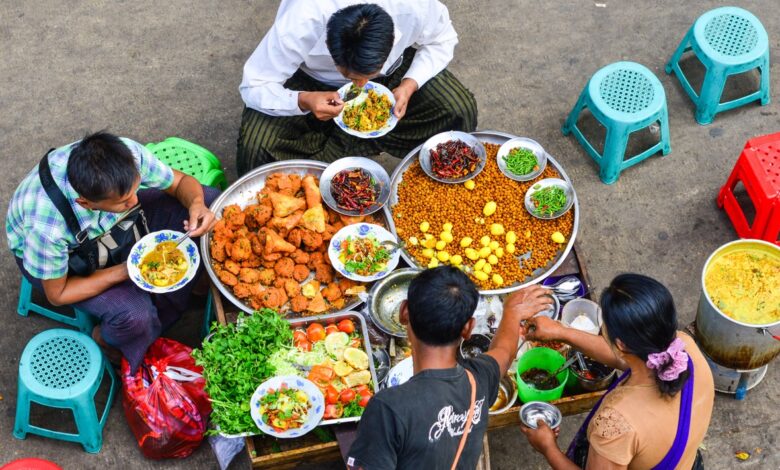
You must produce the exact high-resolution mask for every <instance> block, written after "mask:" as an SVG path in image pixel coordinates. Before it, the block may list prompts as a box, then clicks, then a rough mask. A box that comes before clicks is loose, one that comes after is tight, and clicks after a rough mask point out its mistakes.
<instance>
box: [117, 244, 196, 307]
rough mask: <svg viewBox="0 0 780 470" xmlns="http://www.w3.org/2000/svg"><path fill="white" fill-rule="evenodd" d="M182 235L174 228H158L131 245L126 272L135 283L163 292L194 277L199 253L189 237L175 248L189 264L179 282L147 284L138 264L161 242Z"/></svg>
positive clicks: (143, 287) (179, 285) (183, 284)
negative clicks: (159, 285) (168, 284)
mask: <svg viewBox="0 0 780 470" xmlns="http://www.w3.org/2000/svg"><path fill="white" fill-rule="evenodd" d="M182 236H184V234H183V233H181V232H177V231H175V230H160V231H158V232H152V233H150V234H148V235H146V236H145V237H143V238H142V239H140V240H138V241H137V242H136V244H135V245H133V248H132V250H130V256H128V257H127V273H128V275H129V276H130V279H132V280H133V282H134V283H135V285H137V286H138V287H140V288H141V289H143V290H145V291H147V292H153V293H155V294H165V293H167V292H173V291H175V290H179V289H181V288H182V287H184V286H185V285H186V284H187V283H188V282H190V281H191V280H192V279H193V278H194V277H195V274H196V273H197V272H198V266H199V265H200V254H198V247H197V246H195V242H193V241H192V239H191V238H188V239H187V240H185V241H183V242H182V244H181V245H179V246H178V247H177V249H178V250H179V251H181V252H182V253H184V255H185V256H186V257H187V264H188V265H189V267H188V268H187V272H186V273H185V274H184V277H183V278H181V280H180V281H179V282H177V283H176V284H173V285H170V286H167V287H158V286H153V285H152V284H149V283H148V282H147V281H146V279H144V277H143V276H142V275H141V268H140V265H141V261H143V259H144V256H146V255H147V254H149V253H150V252H151V251H152V250H154V248H155V247H156V246H157V245H158V244H160V243H161V242H164V241H169V240H177V239H178V238H179V237H182Z"/></svg>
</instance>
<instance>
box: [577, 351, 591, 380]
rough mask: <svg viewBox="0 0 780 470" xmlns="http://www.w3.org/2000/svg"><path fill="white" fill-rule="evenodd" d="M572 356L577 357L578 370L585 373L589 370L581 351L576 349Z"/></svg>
mask: <svg viewBox="0 0 780 470" xmlns="http://www.w3.org/2000/svg"><path fill="white" fill-rule="evenodd" d="M574 357H576V358H577V365H579V366H580V372H581V373H582V374H583V375H585V373H586V372H589V370H588V364H587V363H586V362H585V357H583V355H582V353H581V352H579V351H576V352H575V353H574Z"/></svg>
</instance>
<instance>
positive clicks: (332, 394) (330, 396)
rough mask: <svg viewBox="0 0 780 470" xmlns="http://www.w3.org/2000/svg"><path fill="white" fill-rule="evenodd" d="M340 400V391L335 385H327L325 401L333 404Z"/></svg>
mask: <svg viewBox="0 0 780 470" xmlns="http://www.w3.org/2000/svg"><path fill="white" fill-rule="evenodd" d="M338 402H339V391H338V390H336V387H334V386H333V385H328V386H327V387H325V403H326V404H328V405H333V404H335V403H338Z"/></svg>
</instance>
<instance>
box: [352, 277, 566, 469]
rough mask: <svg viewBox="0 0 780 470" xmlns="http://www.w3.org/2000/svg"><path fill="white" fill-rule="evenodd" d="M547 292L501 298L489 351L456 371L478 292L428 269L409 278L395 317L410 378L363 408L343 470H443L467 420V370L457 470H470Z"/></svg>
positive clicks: (461, 280) (537, 290) (469, 284)
mask: <svg viewBox="0 0 780 470" xmlns="http://www.w3.org/2000/svg"><path fill="white" fill-rule="evenodd" d="M546 293H547V291H546V290H545V289H543V288H541V287H539V286H531V287H528V288H526V289H523V290H520V291H518V292H516V293H514V294H512V295H511V296H510V297H508V298H507V299H506V300H505V301H504V314H503V317H502V319H501V324H500V325H499V327H498V331H497V332H496V335H495V337H494V338H493V343H492V344H491V346H490V350H489V351H488V352H487V353H486V354H483V355H480V356H478V357H476V358H473V359H469V360H466V361H464V362H462V363H461V364H458V362H457V360H456V358H457V349H458V345H459V343H460V340H461V338H464V339H465V338H468V337H469V336H470V335H471V330H472V329H473V328H474V319H473V318H472V316H473V314H474V310H475V309H476V307H477V301H478V300H479V293H478V292H477V289H476V287H475V286H474V284H473V283H472V282H471V280H470V279H469V278H468V276H466V275H465V274H463V273H462V272H461V271H460V270H459V269H456V268H453V267H449V266H442V267H438V268H434V269H428V270H426V271H423V272H422V273H420V274H419V275H418V276H417V277H415V278H414V279H413V280H412V283H411V285H410V286H409V293H408V299H407V300H406V301H404V303H403V304H402V305H401V312H400V318H401V323H403V324H404V325H405V326H406V332H407V334H408V336H409V342H410V343H411V346H412V355H413V356H414V376H413V377H412V378H411V379H410V380H409V381H408V382H406V383H405V384H402V385H399V386H397V387H392V388H388V389H385V390H383V391H381V392H379V393H377V394H376V396H375V397H374V398H373V399H372V400H371V401H370V402H369V403H368V406H367V407H366V410H365V412H364V413H363V417H362V418H361V420H360V425H359V427H358V435H357V439H356V440H355V442H354V444H353V445H352V448H351V449H350V451H349V454H348V458H347V466H348V467H349V468H350V469H352V470H356V469H364V470H376V469H393V468H399V469H426V470H428V469H443V470H449V469H450V468H451V467H452V464H453V462H454V461H455V458H456V457H455V456H456V454H457V453H458V447H459V444H460V441H461V437H462V435H463V434H464V428H465V427H466V421H467V416H468V414H469V408H470V403H471V395H472V394H471V385H470V381H469V378H468V376H467V373H466V370H469V371H470V372H471V373H472V375H473V377H474V381H475V382H476V396H475V408H474V411H473V417H472V419H471V423H472V425H471V429H470V430H469V432H468V434H467V440H466V443H465V446H464V447H463V450H462V453H461V454H460V457H459V459H458V465H457V468H459V469H472V468H475V467H476V464H477V459H478V458H479V455H480V453H481V452H482V437H483V435H484V433H485V430H486V429H487V416H488V409H489V408H490V406H491V405H492V404H493V402H494V401H495V400H496V395H497V394H498V382H499V380H500V378H501V376H502V375H503V374H505V373H506V371H507V369H508V368H509V365H510V363H511V362H512V359H514V357H515V353H516V350H517V343H518V339H519V332H520V322H521V321H522V320H525V319H528V318H530V317H532V316H533V315H535V314H536V313H538V312H541V311H543V310H545V308H546V307H547V305H549V304H550V303H551V302H552V299H551V298H550V297H548V296H546V295H545V294H546Z"/></svg>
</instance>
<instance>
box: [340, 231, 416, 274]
mask: <svg viewBox="0 0 780 470" xmlns="http://www.w3.org/2000/svg"><path fill="white" fill-rule="evenodd" d="M369 235H373V236H374V238H376V241H378V242H380V243H381V242H385V241H391V242H396V238H395V235H393V234H392V233H390V232H388V231H387V230H385V229H384V228H382V227H380V226H379V225H375V224H366V223H362V222H361V223H358V224H352V225H347V226H346V227H344V228H342V229H341V230H339V231H338V232H336V234H335V235H333V238H331V239H330V245H328V258H330V264H332V265H333V269H335V270H336V271H338V273H339V274H341V275H342V276H344V277H346V278H348V279H352V280H353V281H360V282H374V281H377V280H379V279H382V278H383V277H385V276H387V275H388V274H390V273H391V272H392V271H393V269H395V267H396V266H398V260H399V259H400V258H401V250H395V251H394V252H393V253H392V254H391V255H390V259H389V260H387V266H385V269H383V270H381V271H378V272H376V273H374V274H372V275H370V276H361V275H359V274H355V273H351V272H349V271H347V269H346V267H345V266H344V263H342V262H341V260H340V259H339V251H341V244H342V242H344V240H346V239H347V237H353V238H365V237H367V236H369Z"/></svg>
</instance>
